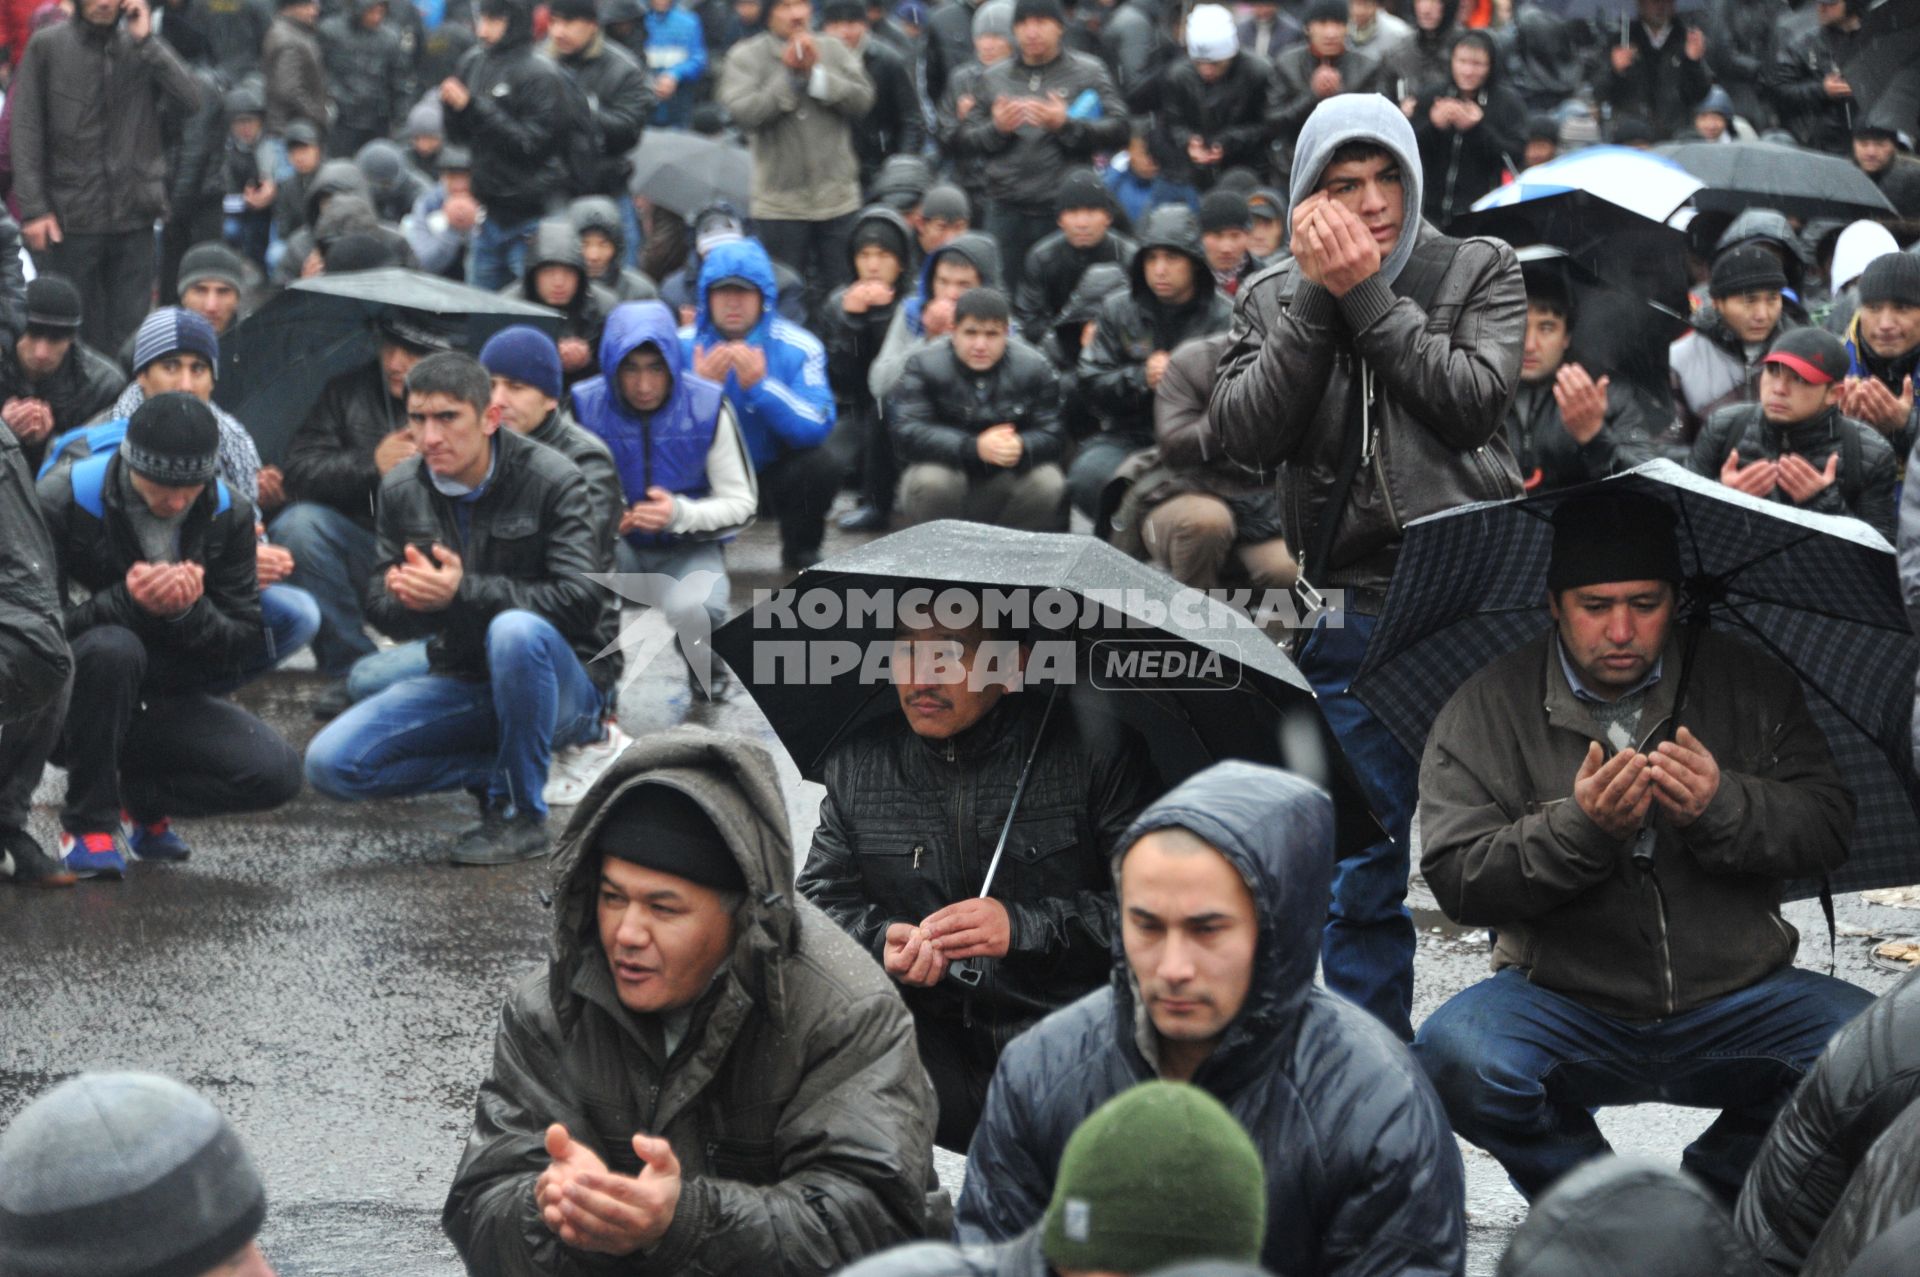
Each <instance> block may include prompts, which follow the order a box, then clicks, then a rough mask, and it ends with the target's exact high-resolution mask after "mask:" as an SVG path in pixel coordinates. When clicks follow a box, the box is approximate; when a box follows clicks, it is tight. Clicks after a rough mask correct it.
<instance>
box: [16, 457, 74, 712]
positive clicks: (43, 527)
mask: <svg viewBox="0 0 1920 1277" xmlns="http://www.w3.org/2000/svg"><path fill="white" fill-rule="evenodd" d="M58 564H59V556H58V553H57V552H56V550H55V549H54V544H53V536H52V534H51V533H49V532H48V531H47V521H46V519H45V518H44V517H43V516H42V515H41V513H40V497H39V494H38V493H36V492H35V491H34V487H33V471H32V470H30V469H29V468H28V467H27V462H26V458H25V457H23V456H22V455H21V453H20V441H19V440H17V439H15V438H14V437H13V432H12V431H11V430H9V429H7V428H6V426H5V425H0V724H5V723H17V722H19V721H20V720H22V719H24V718H30V717H32V716H33V715H35V714H37V713H39V712H40V711H41V710H42V709H43V708H45V707H46V705H47V703H48V702H50V701H51V700H52V699H53V698H54V697H55V696H57V695H59V692H60V689H61V687H62V686H64V685H65V683H66V681H67V677H68V676H69V675H70V674H72V672H73V656H72V654H71V653H70V652H68V650H67V637H66V628H65V626H64V624H63V622H62V609H61V606H60V593H59V590H58V589H57V588H56V584H55V583H56V581H57V580H58Z"/></svg>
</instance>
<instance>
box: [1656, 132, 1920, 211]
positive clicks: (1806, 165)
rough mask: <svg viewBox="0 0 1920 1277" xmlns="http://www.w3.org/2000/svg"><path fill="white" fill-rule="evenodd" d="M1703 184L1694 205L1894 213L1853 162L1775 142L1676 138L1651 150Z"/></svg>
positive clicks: (1726, 208) (1723, 208)
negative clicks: (1684, 140)
mask: <svg viewBox="0 0 1920 1277" xmlns="http://www.w3.org/2000/svg"><path fill="white" fill-rule="evenodd" d="M1654 149H1655V150H1656V151H1657V152H1659V153H1660V154H1661V155H1664V156H1666V157H1667V158H1668V159H1670V160H1672V161H1673V162H1674V163H1676V164H1678V165H1679V166H1680V167H1681V168H1684V169H1685V170H1687V172H1689V173H1691V174H1693V175H1694V176H1695V177H1697V178H1699V179H1700V180H1701V181H1703V182H1705V183H1706V184H1707V185H1706V188H1705V189H1703V190H1699V191H1696V192H1694V196H1693V202H1694V206H1695V207H1696V208H1701V209H1707V210H1711V211H1715V212H1722V213H1737V212H1739V211H1741V210H1742V209H1747V208H1775V209H1779V210H1780V211H1781V212H1782V213H1786V214H1788V215H1790V216H1793V217H1801V218H1812V217H1845V218H1849V219H1852V218H1857V217H1893V216H1895V215H1896V210H1895V209H1894V207H1893V205H1892V204H1891V203H1889V202H1888V201H1887V197H1886V196H1885V195H1882V194H1881V193H1880V188H1879V187H1877V186H1875V185H1874V184H1873V179H1872V178H1870V177H1868V176H1867V175H1866V174H1865V173H1862V172H1861V171H1860V170H1859V169H1857V168H1855V167H1854V166H1853V164H1852V162H1851V161H1849V160H1844V159H1842V158H1841V157H1839V156H1837V155H1828V154H1826V153H1825V152H1822V151H1809V150H1807V149H1806V148H1805V147H1799V146H1781V145H1780V144H1778V143H1775V142H1676V143H1671V144H1669V145H1666V146H1660V147H1655V148H1654Z"/></svg>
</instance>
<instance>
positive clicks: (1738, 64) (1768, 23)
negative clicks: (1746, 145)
mask: <svg viewBox="0 0 1920 1277" xmlns="http://www.w3.org/2000/svg"><path fill="white" fill-rule="evenodd" d="M1790 12H1791V10H1790V9H1789V8H1788V7H1787V3H1786V0H1712V5H1711V7H1710V8H1709V9H1708V11H1707V68H1708V69H1709V70H1711V71H1712V72H1713V78H1714V80H1715V81H1717V82H1718V83H1719V85H1720V87H1721V88H1723V89H1725V90H1726V91H1727V94H1728V96H1729V97H1731V98H1732V99H1733V109H1734V110H1735V111H1736V112H1737V113H1739V114H1741V115H1744V116H1746V117H1747V122H1748V123H1750V124H1752V125H1753V127H1754V128H1756V129H1765V128H1768V127H1769V126H1771V125H1772V123H1773V108H1772V106H1771V105H1770V104H1769V103H1768V102H1767V100H1766V95H1765V94H1764V93H1763V92H1762V90H1761V87H1760V78H1761V76H1762V75H1764V74H1765V72H1766V69H1767V67H1768V65H1769V64H1771V63H1772V61H1773V46H1774V40H1775V38H1776V36H1775V31H1776V29H1777V28H1778V27H1779V25H1780V20H1781V19H1782V18H1784V17H1786V16H1787V14H1788V13H1790Z"/></svg>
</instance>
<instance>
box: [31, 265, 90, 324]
mask: <svg viewBox="0 0 1920 1277" xmlns="http://www.w3.org/2000/svg"><path fill="white" fill-rule="evenodd" d="M80 318H81V312H80V290H79V289H77V288H75V287H74V286H73V285H72V284H70V283H68V282H67V280H66V277H65V276H63V275H41V276H38V277H37V278H35V279H34V281H33V282H32V283H31V284H28V285H27V327H28V328H39V329H45V330H47V331H49V332H60V333H71V332H74V331H75V330H77V329H78V328H79V327H80Z"/></svg>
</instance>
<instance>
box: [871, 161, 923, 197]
mask: <svg viewBox="0 0 1920 1277" xmlns="http://www.w3.org/2000/svg"><path fill="white" fill-rule="evenodd" d="M932 185H933V168H932V166H931V165H929V164H928V163H927V162H926V161H925V160H923V159H921V158H920V157H919V156H918V155H889V156H888V157H887V158H886V159H885V160H883V161H881V163H880V171H879V172H877V173H875V174H874V175H873V191H872V198H873V199H874V200H875V201H876V202H879V201H885V200H887V198H888V197H889V196H894V197H898V196H904V195H912V196H915V197H916V198H915V199H914V201H913V203H914V204H918V203H919V202H920V201H919V199H918V196H921V195H924V194H925V193H926V190H927V188H928V187H930V186H932ZM909 207H911V205H909Z"/></svg>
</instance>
